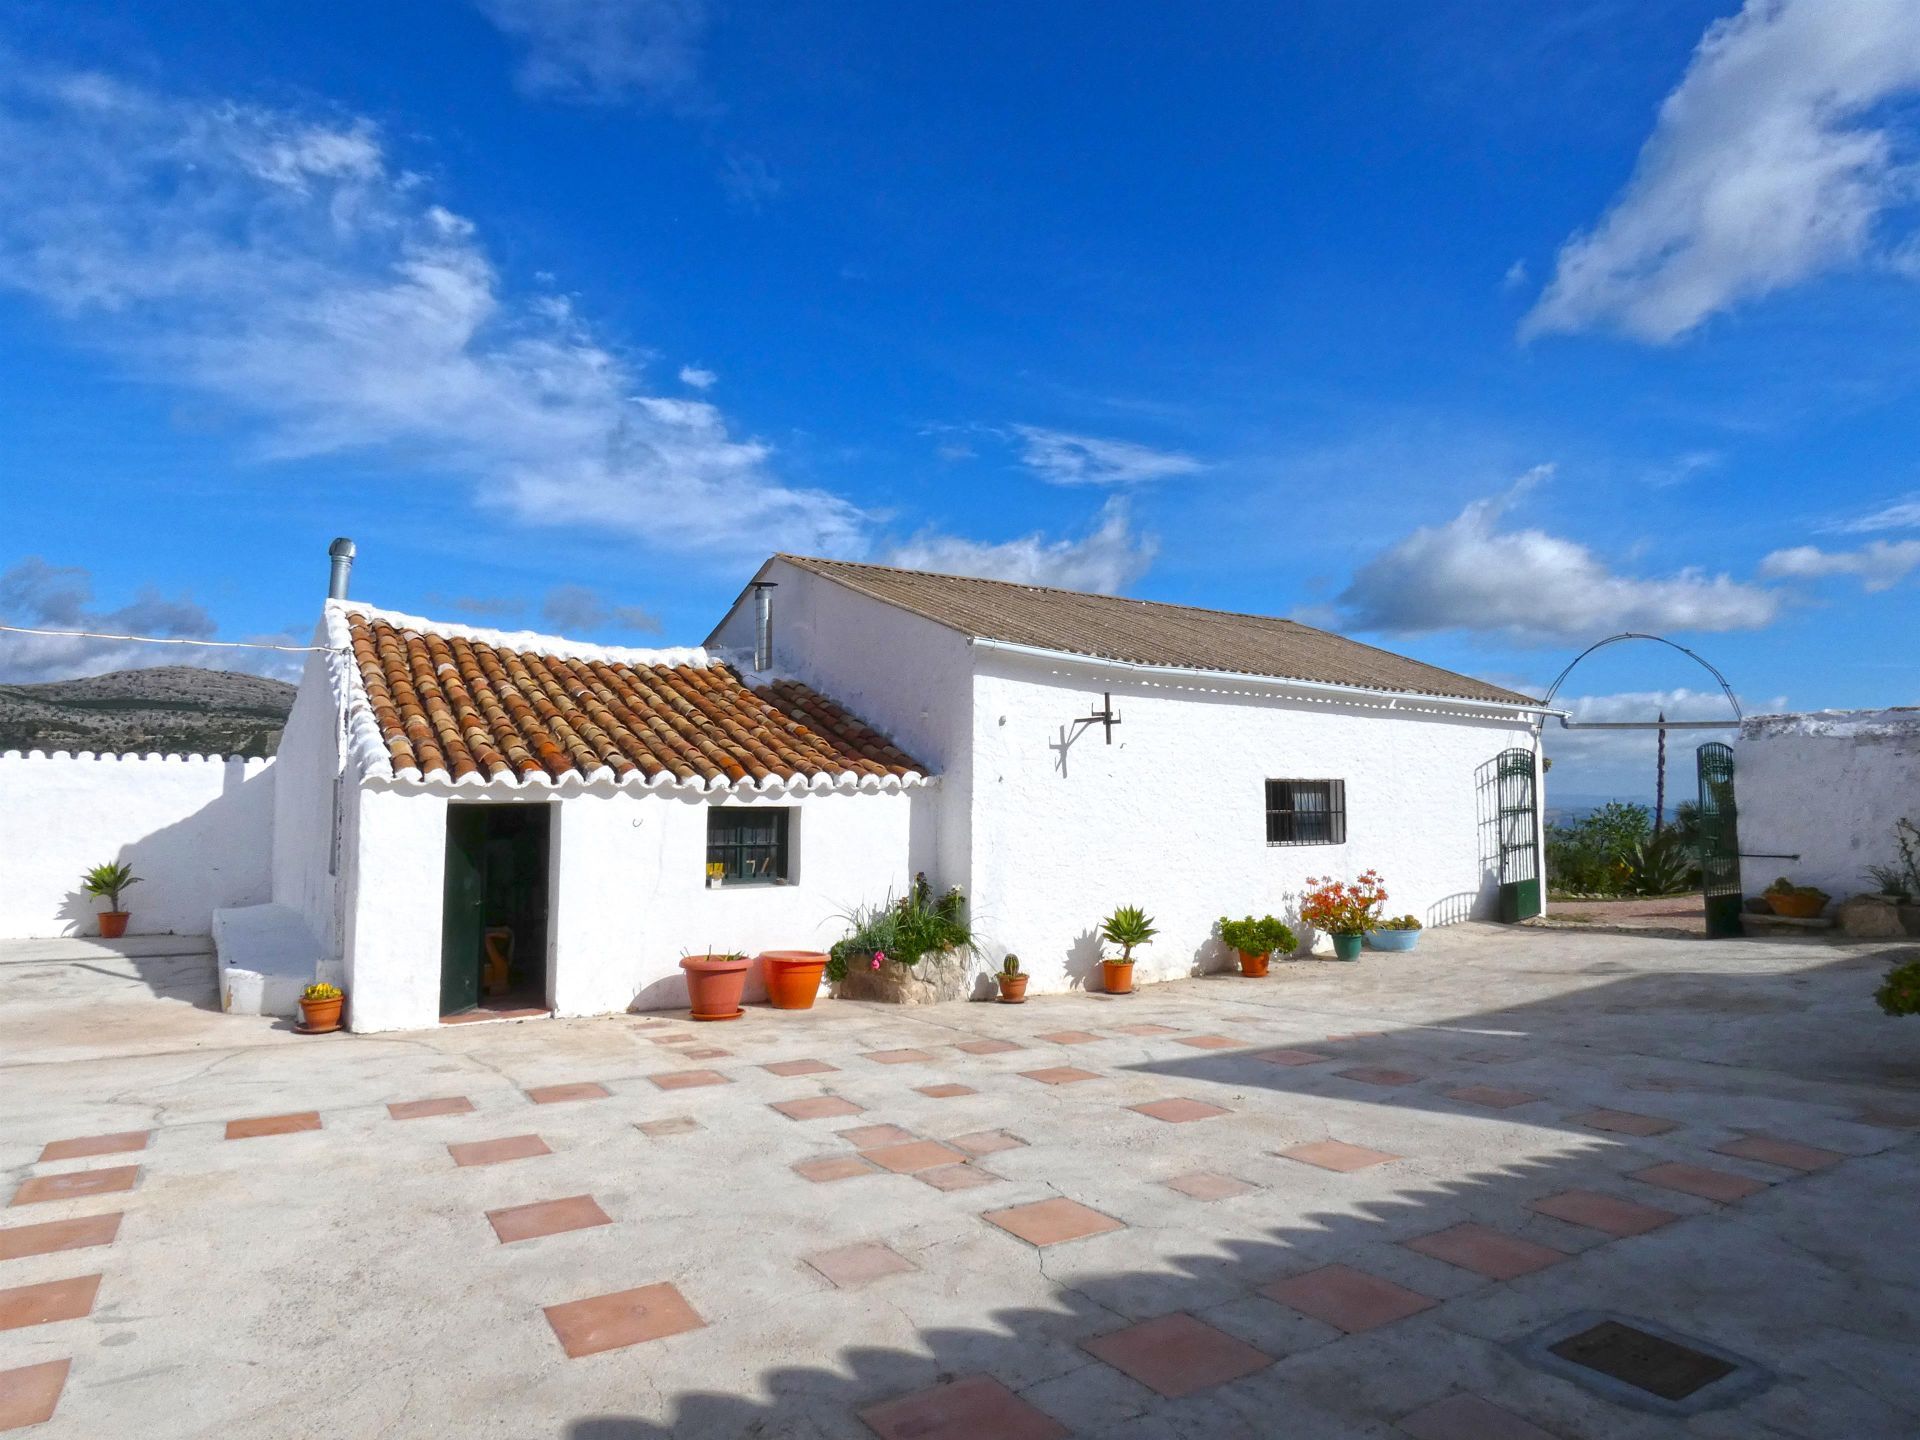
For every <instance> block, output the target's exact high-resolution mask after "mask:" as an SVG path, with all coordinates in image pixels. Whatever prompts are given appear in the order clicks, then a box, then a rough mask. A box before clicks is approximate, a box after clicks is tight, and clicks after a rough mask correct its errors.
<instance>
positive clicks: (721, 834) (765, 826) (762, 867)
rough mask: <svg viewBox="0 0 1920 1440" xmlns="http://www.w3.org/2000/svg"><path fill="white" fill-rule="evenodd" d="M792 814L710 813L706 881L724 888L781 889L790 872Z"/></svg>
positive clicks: (770, 811) (720, 810)
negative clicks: (713, 882) (789, 848)
mask: <svg viewBox="0 0 1920 1440" xmlns="http://www.w3.org/2000/svg"><path fill="white" fill-rule="evenodd" d="M792 813H793V812H792V811H790V810H774V809H765V810H762V809H750V810H749V809H728V808H717V809H713V810H709V811H707V878H708V879H709V880H713V881H718V882H719V883H720V884H722V885H781V884H784V883H785V882H786V879H787V871H788V846H787V837H788V836H789V834H790V833H791V826H790V823H789V817H790V816H791V815H792Z"/></svg>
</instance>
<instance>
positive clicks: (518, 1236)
mask: <svg viewBox="0 0 1920 1440" xmlns="http://www.w3.org/2000/svg"><path fill="white" fill-rule="evenodd" d="M487 1221H488V1223H489V1224H491V1225H492V1226H493V1233H494V1234H496V1235H498V1236H499V1237H500V1243H501V1244H502V1245H511V1244H513V1243H514V1242H515V1241H519V1240H538V1239H539V1238H540V1237H541V1236H542V1235H560V1234H563V1233H565V1232H566V1231H568V1230H587V1229H590V1228H592V1227H593V1226H595V1225H611V1224H612V1223H613V1220H612V1218H611V1217H610V1216H609V1215H608V1214H607V1212H606V1211H604V1210H602V1209H601V1208H600V1202H599V1201H597V1200H595V1199H594V1198H593V1197H592V1196H591V1195H569V1196H567V1197H566V1198H565V1199H564V1200H536V1201H535V1202H534V1203H533V1204H531V1205H509V1206H508V1207H507V1208H506V1209H504V1210H489V1211H487Z"/></svg>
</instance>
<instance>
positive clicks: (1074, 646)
mask: <svg viewBox="0 0 1920 1440" xmlns="http://www.w3.org/2000/svg"><path fill="white" fill-rule="evenodd" d="M777 558H779V559H781V560H784V561H786V562H787V563H788V564H789V565H795V566H798V567H799V568H800V569H802V570H807V571H811V572H812V573H813V574H815V575H823V576H825V577H827V578H828V579H830V580H835V581H838V582H839V583H840V584H842V585H845V586H846V587H847V588H849V589H851V590H857V591H859V592H860V593H861V594H863V595H868V596H871V597H872V598H873V599H876V600H882V601H885V602H886V603H887V604H889V605H896V606H898V607H900V608H901V609H903V610H911V611H912V612H913V613H914V614H916V615H920V616H924V617H925V618H926V619H928V620H932V621H935V622H936V623H938V624H941V625H945V626H947V627H948V628H949V629H953V630H958V631H960V632H961V633H962V634H965V635H971V636H975V637H977V638H979V639H983V640H999V641H1003V642H1005V643H1008V644H1015V645H1032V646H1035V647H1037V648H1039V649H1043V650H1060V651H1064V652H1066V653H1068V654H1072V655H1087V656H1092V657H1094V658H1097V659H1102V660H1118V661H1123V662H1125V663H1127V664H1132V665H1155V666H1160V665H1164V666H1169V667H1174V668H1178V669H1183V670H1218V671H1222V672H1225V673H1231V674H1238V675H1265V676H1272V677H1274V678H1276V679H1285V680H1311V681H1315V682H1318V683H1321V684H1329V685H1350V686H1353V687H1354V688H1356V689H1362V690H1389V691H1406V692H1411V693H1414V694H1420V695H1438V696H1446V697H1449V698H1454V699H1465V700H1492V701H1498V702H1500V703H1503V704H1508V705H1526V704H1532V703H1533V697H1532V696H1529V695H1521V694H1519V693H1518V692H1516V691H1513V690H1506V689H1502V688H1501V687H1500V686H1498V685H1489V684H1488V683H1487V682H1486V681H1484V680H1475V679H1474V678H1473V677H1472V676H1469V675H1458V674H1455V673H1454V672H1453V671H1451V670H1442V669H1441V668H1440V667H1439V666H1437V665H1428V664H1425V663H1424V662H1422V661H1419V660H1412V659H1409V658H1408V657H1406V656H1405V655H1396V654H1394V653H1393V652H1392V651H1390V650H1381V649H1378V648H1376V647H1374V646H1372V645H1363V644H1361V643H1360V642H1359V641H1357V640H1349V639H1347V638H1346V637H1345V636H1344V635H1335V634H1333V633H1332V632H1331V631H1327V630H1316V629H1314V628H1313V627H1312V626H1311V625H1302V624H1299V623H1298V622H1296V621H1293V620H1281V619H1278V618H1276V617H1273V616H1268V615H1240V614H1236V613H1234V612H1232V611H1227V610H1202V609H1199V608H1197V607H1195V606H1192V605H1166V604H1162V603H1160V602H1158V601H1154V600H1128V599H1125V598H1123V597H1121V596H1118V595H1089V594H1085V593H1083V592H1081V591H1078V590H1053V589H1049V588H1048V587H1046V586H1044V585H1015V584H1010V583H1008V582H1007V581H1004V580H978V579H973V578H971V577H968V576H963V575H936V574H933V573H932V572H929V571H924V570H896V569H893V568H892V567H890V566H886V565H857V564H854V563H853V562H851V561H847V560H818V559H814V558H811V557H809V556H804V555H781V556H779V557H777Z"/></svg>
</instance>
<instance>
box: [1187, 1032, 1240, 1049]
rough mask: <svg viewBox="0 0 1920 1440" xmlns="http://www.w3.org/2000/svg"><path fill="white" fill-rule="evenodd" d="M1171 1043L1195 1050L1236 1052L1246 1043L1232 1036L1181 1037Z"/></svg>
mask: <svg viewBox="0 0 1920 1440" xmlns="http://www.w3.org/2000/svg"><path fill="white" fill-rule="evenodd" d="M1173 1043H1174V1044H1176V1045H1191V1046H1192V1047H1193V1048H1194V1049H1196V1050H1238V1049H1239V1048H1240V1047H1241V1046H1242V1045H1245V1044H1246V1043H1247V1042H1246V1041H1244V1040H1240V1039H1236V1038H1235V1037H1234V1036H1232V1035H1182V1036H1181V1037H1180V1038H1179V1039H1178V1040H1176V1041H1174V1042H1173Z"/></svg>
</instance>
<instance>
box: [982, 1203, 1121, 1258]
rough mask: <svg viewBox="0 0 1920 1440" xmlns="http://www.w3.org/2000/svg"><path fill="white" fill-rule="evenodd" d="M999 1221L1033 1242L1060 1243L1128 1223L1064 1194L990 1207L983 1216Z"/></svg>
mask: <svg viewBox="0 0 1920 1440" xmlns="http://www.w3.org/2000/svg"><path fill="white" fill-rule="evenodd" d="M980 1218H981V1219H982V1220H986V1221H990V1222H991V1223H992V1224H995V1225H998V1226H999V1227H1000V1228H1001V1229H1002V1230H1004V1231H1006V1232H1007V1233H1008V1234H1009V1235H1014V1236H1018V1237H1019V1238H1020V1239H1022V1240H1024V1241H1026V1242H1027V1243H1028V1244H1029V1245H1038V1246H1046V1245H1060V1244H1064V1243H1065V1242H1066V1241H1068V1240H1080V1239H1084V1238H1085V1237H1086V1236H1089V1235H1104V1234H1106V1233H1107V1232H1108V1231H1110V1230H1124V1229H1126V1228H1127V1227H1126V1226H1125V1225H1123V1224H1121V1223H1120V1221H1118V1220H1116V1219H1114V1218H1113V1217H1112V1216H1111V1215H1103V1214H1101V1213H1100V1212H1099V1211H1098V1210H1094V1209H1092V1208H1090V1207H1088V1206H1086V1205H1082V1204H1081V1203H1080V1202H1079V1201H1077V1200H1068V1199H1066V1198H1065V1197H1064V1196H1059V1197H1056V1198H1054V1199H1052V1200H1039V1201H1035V1202H1034V1203H1033V1204H1031V1205H1014V1206H1011V1207H1009V1208H1008V1209H1005V1210H989V1211H987V1212H986V1213H985V1214H983V1215H982V1216H981V1217H980Z"/></svg>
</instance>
